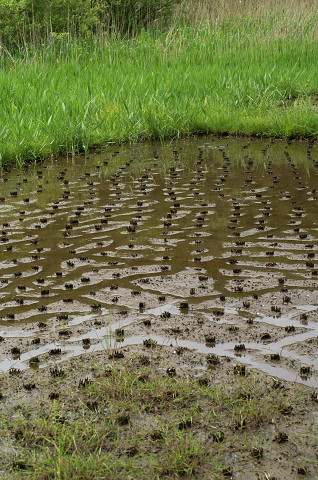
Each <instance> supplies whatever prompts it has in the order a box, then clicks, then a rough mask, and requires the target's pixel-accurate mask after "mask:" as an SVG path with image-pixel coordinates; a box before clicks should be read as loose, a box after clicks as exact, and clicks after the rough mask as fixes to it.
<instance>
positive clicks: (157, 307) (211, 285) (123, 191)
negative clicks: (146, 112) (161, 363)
mask: <svg viewBox="0 0 318 480" xmlns="http://www.w3.org/2000/svg"><path fill="white" fill-rule="evenodd" d="M316 189H318V148H317V146H316V145H311V144H308V142H305V143H297V142H292V143H286V142H285V141H268V140H267V141H260V140H248V139H233V138H221V139H220V138H204V139H202V138H201V139H198V140H186V141H182V142H181V141H180V142H173V143H171V144H167V145H161V144H155V143H154V144H147V145H138V146H134V147H132V148H128V147H122V148H118V147H117V148H116V149H115V148H114V149H109V150H108V151H106V153H103V154H96V155H92V156H90V158H89V159H88V160H87V161H85V159H84V158H82V157H78V158H77V159H75V160H74V161H73V160H72V159H59V160H58V161H50V162H46V163H45V164H44V165H40V166H32V167H31V166H30V167H29V168H25V169H24V170H11V171H10V172H5V171H3V172H2V174H1V177H0V225H2V233H1V237H0V268H1V277H0V282H1V283H0V295H1V307H0V336H1V337H2V341H1V342H0V370H3V371H5V370H9V369H10V368H12V367H13V366H14V367H16V368H21V369H23V368H26V367H27V366H28V360H29V359H30V358H32V357H34V356H38V357H39V359H40V366H44V365H45V364H46V363H47V361H49V360H48V359H47V358H46V357H45V354H46V355H47V353H48V352H49V351H50V350H51V349H52V348H54V346H57V345H58V346H59V347H60V348H61V351H62V352H63V355H62V357H61V359H65V358H66V356H72V355H77V354H81V353H83V352H87V351H93V350H98V349H102V348H105V335H106V336H107V335H108V337H109V338H110V337H111V336H112V333H113V332H114V331H115V329H116V328H118V325H121V326H123V325H130V324H132V323H133V322H136V319H138V321H143V319H145V318H148V317H149V318H150V317H154V318H156V317H158V318H160V315H161V314H162V313H163V312H167V311H170V313H171V315H172V320H173V322H174V323H175V324H177V323H178V319H179V318H180V316H181V315H182V316H183V320H184V318H191V316H194V315H195V316H196V317H198V316H201V317H202V318H205V319H206V320H207V321H208V322H210V323H211V325H212V324H216V325H217V328H218V329H219V330H218V331H221V330H220V329H223V331H224V332H227V331H228V326H229V325H230V326H231V325H232V326H233V325H234V326H235V325H237V326H238V327H239V329H240V332H242V338H243V341H244V344H245V348H246V350H245V351H243V352H242V353H241V354H240V357H239V359H240V362H242V363H246V364H247V365H250V366H251V367H255V368H257V369H259V370H262V371H264V372H266V373H269V374H270V375H274V376H277V377H279V378H282V379H287V380H291V381H295V380H296V381H300V382H302V383H306V384H308V385H313V386H317V385H318V380H317V371H318V360H317V336H318V295H317V292H318V288H317V281H318V267H317V255H318V254H317V245H318V215H317V214H318V208H317V207H318V191H316ZM160 297H162V298H160ZM180 302H183V303H188V306H187V305H183V306H182V305H181V306H180ZM121 314H122V320H119V319H118V318H120V315H121ZM96 319H97V320H96ZM105 319H106V320H105ZM252 325H253V326H255V329H254V331H253V328H254V327H252ZM256 326H257V328H258V326H259V327H260V328H263V329H264V328H265V329H266V332H267V333H268V332H269V334H270V338H268V339H266V338H262V335H264V332H265V330H264V331H263V330H262V331H261V330H259V334H257V335H256V333H255V331H256ZM286 327H287V331H286V330H285V328H286ZM200 328H201V327H199V326H198V327H197V331H196V332H192V333H193V335H192V336H191V333H190V334H189V335H188V337H187V338H185V337H183V338H182V337H180V338H175V336H174V337H173V338H172V336H163V335H157V336H156V334H155V333H154V334H152V333H151V330H150V332H149V334H150V335H151V337H152V338H157V341H158V342H159V343H166V344H169V345H170V344H179V345H183V346H188V347H189V348H193V349H194V350H196V351H200V352H202V353H216V354H218V355H225V356H228V357H230V358H237V357H238V355H237V351H235V345H236V344H237V340H236V339H235V338H234V339H232V338H231V335H230V334H229V333H224V334H223V336H222V334H221V333H220V338H221V340H220V341H219V342H217V343H216V345H215V346H207V345H206V342H205V341H204V328H206V327H202V337H203V338H202V340H200ZM65 329H68V332H67V334H65V335H63V334H62V335H60V332H62V331H65ZM288 329H289V330H288ZM233 331H234V329H233ZM266 332H265V333H266ZM149 334H148V337H149ZM145 335H146V334H143V333H140V334H137V335H133V336H131V337H127V338H125V339H124V341H123V342H122V345H128V344H138V343H139V344H142V342H143V340H144V339H145ZM227 337H228V338H227ZM35 338H38V339H39V342H40V343H38V344H34V343H32V340H34V339H35ZM83 338H90V339H92V340H94V343H93V342H92V345H88V346H86V347H85V346H83V345H82V340H83ZM108 341H109V342H111V341H112V340H108ZM173 342H174V343H173ZM15 346H18V348H19V350H20V353H19V354H16V355H13V354H12V353H11V349H12V348H13V347H15ZM274 353H280V355H281V359H282V360H283V362H280V364H279V365H277V363H273V362H271V361H267V360H266V355H267V356H268V355H270V354H274ZM42 357H43V359H42ZM54 360H55V361H57V359H56V358H55V359H54ZM284 362H285V363H284ZM286 362H287V363H286ZM288 362H289V363H288ZM293 362H296V363H297V362H298V363H297V365H296V366H293ZM299 365H302V366H309V367H310V372H309V373H308V374H307V375H302V376H300V375H299ZM297 369H298V370H297Z"/></svg>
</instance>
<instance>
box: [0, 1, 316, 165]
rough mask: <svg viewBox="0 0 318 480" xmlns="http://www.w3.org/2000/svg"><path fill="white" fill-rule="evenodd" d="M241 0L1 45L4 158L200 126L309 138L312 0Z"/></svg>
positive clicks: (0, 154) (312, 129)
mask: <svg viewBox="0 0 318 480" xmlns="http://www.w3.org/2000/svg"><path fill="white" fill-rule="evenodd" d="M245 3H246V9H245V10H244V8H243V10H242V11H243V14H241V15H237V16H233V15H232V14H231V13H230V11H231V9H230V8H229V5H230V4H231V2H223V3H221V2H219V4H218V8H216V7H215V2H213V5H214V7H213V8H212V6H211V5H212V3H211V2H203V1H202V2H201V4H202V5H201V7H200V8H201V9H204V8H208V9H209V12H210V13H209V14H207V20H206V21H205V22H203V21H202V18H203V17H204V15H203V14H202V12H203V10H202V12H201V20H200V22H199V21H198V22H196V21H195V19H193V18H192V17H191V15H190V14H189V15H190V17H191V18H192V20H191V21H190V17H189V18H188V20H187V21H186V22H185V20H179V23H177V22H176V21H175V23H172V24H171V27H170V29H168V30H165V31H152V32H147V31H142V32H140V33H139V34H138V35H136V36H135V37H133V38H121V39H120V38H115V37H113V36H109V35H106V36H104V35H100V36H99V37H95V38H94V39H93V40H80V39H76V38H73V39H72V38H70V37H69V36H67V37H66V38H64V37H63V38H62V39H60V40H59V39H54V38H53V39H51V40H50V41H48V43H45V45H44V46H42V47H35V46H33V45H30V44H29V45H26V46H25V47H24V48H23V49H21V50H20V52H19V53H15V54H5V53H4V54H3V56H2V58H1V60H0V62H1V69H2V71H1V78H0V96H1V99H2V102H1V118H0V163H1V164H2V165H3V164H5V163H8V162H12V161H14V160H16V161H17V162H18V163H23V162H24V161H25V160H31V161H36V160H38V159H39V158H43V157H46V156H50V155H52V156H58V155H60V154H65V153H68V154H71V155H74V154H75V153H76V152H85V153H86V154H87V153H88V152H89V150H90V149H92V148H93V147H94V146H96V145H98V144H105V143H107V142H124V141H125V142H126V141H135V140H138V139H139V140H144V139H150V138H155V139H164V138H167V137H180V136H181V135H192V134H202V133H221V134H225V133H227V134H248V135H259V136H279V137H313V138H317V131H318V120H317V119H318V116H317V101H316V98H317V97H316V95H317V92H318V84H317V78H318V66H317V62H316V58H315V52H316V51H317V46H318V38H317V28H316V25H317V18H318V17H317V11H316V9H314V8H313V6H312V4H311V3H310V2H308V3H306V5H305V7H304V8H305V10H304V11H303V12H301V11H300V9H298V8H294V11H293V12H294V13H293V14H291V10H288V11H287V10H286V11H285V12H283V11H282V10H279V9H278V10H277V9H273V10H270V8H269V7H268V5H269V4H270V3H271V2H265V5H267V7H268V8H265V7H262V8H254V9H253V8H252V6H251V5H252V3H254V4H255V2H245ZM296 3H297V2H296ZM223 4H224V11H223V14H222V15H221V13H220V12H221V10H222V8H223V7H222V5H223ZM262 5H263V4H262ZM297 5H298V3H297ZM310 5H311V6H310ZM226 12H228V13H226ZM180 18H181V17H180Z"/></svg>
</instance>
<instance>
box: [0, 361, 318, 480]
mask: <svg viewBox="0 0 318 480" xmlns="http://www.w3.org/2000/svg"><path fill="white" fill-rule="evenodd" d="M106 360H107V357H106ZM104 362H105V358H104V359H103V363H104ZM149 362H151V363H154V364H155V363H156V362H155V361H154V359H153V358H151V359H150V358H149V357H148V356H145V355H141V356H135V357H134V358H133V359H132V360H129V361H128V362H125V361H123V362H118V361H117V364H116V365H115V364H113V365H112V366H111V365H110V364H108V365H107V366H106V367H105V363H104V366H102V365H97V364H92V365H91V368H87V367H89V364H88V363H87V362H86V363H85V367H84V366H83V365H84V362H83V364H81V363H80V362H78V361H77V363H75V362H74V361H73V364H72V365H67V364H63V365H62V367H60V366H59V367H57V366H56V367H55V368H52V367H51V369H46V370H44V371H42V372H38V373H35V372H33V373H29V374H26V373H25V372H24V373H21V372H20V374H19V375H16V374H13V373H12V374H11V376H10V375H8V376H6V377H4V376H2V378H1V388H2V392H3V400H4V402H3V406H2V408H1V415H0V419H1V425H2V432H3V436H2V440H1V444H2V451H3V452H4V453H3V455H2V458H1V461H0V472H1V473H2V477H1V478H8V479H9V478H10V479H13V478H16V479H21V480H22V479H27V478H30V479H32V480H49V479H52V480H53V479H55V480H73V479H74V478H77V479H79V480H97V479H101V480H102V479H109V480H115V479H117V480H126V479H139V480H142V479H161V478H162V479H174V478H185V479H190V478H196V479H202V480H203V479H210V480H212V479H214V480H217V479H218V480H221V479H223V478H229V477H231V478H233V477H232V473H233V471H235V472H236V474H237V476H235V478H238V479H239V478H240V479H243V478H244V479H245V480H246V479H252V478H255V476H253V475H254V474H255V472H263V476H262V477H260V478H268V479H269V478H270V479H274V478H277V477H276V476H274V475H273V476H272V475H271V474H270V472H276V470H275V468H274V469H273V468H272V466H271V462H272V461H273V459H274V458H276V457H275V456H277V455H282V456H283V457H284V458H285V467H284V468H285V469H286V473H287V472H290V468H291V467H292V466H294V470H296V472H297V473H300V474H302V475H305V474H307V473H308V474H310V472H311V471H314V468H315V466H314V465H313V464H310V460H308V458H306V455H304V454H303V453H302V452H303V450H305V448H307V451H306V454H307V455H308V456H310V455H309V453H308V451H310V452H311V451H312V450H313V446H314V444H315V440H314V435H313V433H312V432H313V431H314V426H310V425H311V424H310V423H308V418H309V417H307V416H306V417H304V415H303V414H302V412H303V409H304V408H306V409H309V411H310V409H312V408H314V400H313V399H312V398H310V391H308V390H307V391H304V390H303V389H300V387H299V388H295V387H292V388H289V387H287V386H285V385H282V384H280V382H278V383H277V382H276V381H274V380H273V379H272V380H269V381H264V379H262V378H260V377H259V375H258V374H257V373H254V374H250V373H249V374H248V376H247V377H245V376H244V375H245V370H244V372H243V370H242V371H241V370H237V373H236V374H235V373H234V371H233V368H232V369H229V371H228V373H227V375H226V378H225V380H224V381H223V382H221V383H218V384H214V383H215V373H214V370H213V369H212V370H210V371H208V372H207V373H206V375H205V376H204V377H203V376H201V377H200V378H193V377H192V378H191V377H186V378H185V377H183V378H182V377H179V376H178V375H177V376H175V375H176V373H175V371H173V370H172V369H168V370H167V373H165V372H162V373H158V371H156V372H154V369H153V366H152V367H150V366H149ZM147 364H148V366H147ZM74 367H75V368H74ZM227 367H228V368H229V365H227ZM84 368H86V372H87V371H88V372H87V373H88V375H89V378H88V377H84V376H83V374H84ZM243 373H244V375H243ZM246 374H247V373H246ZM300 390H301V391H300ZM315 398H316V397H315ZM306 412H307V410H306ZM299 425H302V427H301V432H302V433H301V437H302V438H301V439H300V438H299V434H298V433H297V434H296V433H295V431H296V429H297V428H298V429H299ZM286 432H288V433H286ZM307 437H308V439H309V440H307ZM296 446H297V448H298V450H297V454H296V460H295V447H296ZM287 459H288V462H287ZM286 462H287V464H286ZM312 462H313V463H314V464H315V462H314V461H313V460H312ZM279 468H281V467H280V466H279V465H278V469H279ZM297 468H298V471H297ZM266 472H267V476H265V473H266ZM296 472H295V471H294V473H295V475H296V476H297V478H298V475H297V473H296ZM233 475H234V474H233ZM284 478H285V477H284ZM295 478H296V477H295ZM306 478H308V477H307V476H306ZM310 478H313V477H310Z"/></svg>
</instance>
